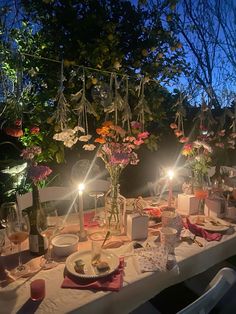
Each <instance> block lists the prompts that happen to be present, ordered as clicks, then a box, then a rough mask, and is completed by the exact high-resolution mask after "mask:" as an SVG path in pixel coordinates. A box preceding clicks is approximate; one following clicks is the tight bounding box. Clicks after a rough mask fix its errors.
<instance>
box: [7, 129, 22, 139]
mask: <svg viewBox="0 0 236 314" xmlns="http://www.w3.org/2000/svg"><path fill="white" fill-rule="evenodd" d="M5 132H6V134H7V135H10V136H13V137H21V136H23V135H24V133H23V131H22V129H21V128H16V127H15V128H11V127H8V128H6V129H5Z"/></svg>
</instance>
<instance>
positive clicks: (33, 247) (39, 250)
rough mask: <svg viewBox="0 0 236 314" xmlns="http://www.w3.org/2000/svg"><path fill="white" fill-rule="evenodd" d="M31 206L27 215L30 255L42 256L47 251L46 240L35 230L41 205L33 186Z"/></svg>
mask: <svg viewBox="0 0 236 314" xmlns="http://www.w3.org/2000/svg"><path fill="white" fill-rule="evenodd" d="M32 197H33V204H32V207H31V210H30V213H29V220H30V234H29V250H30V253H31V254H32V255H43V254H45V252H46V250H47V240H46V238H44V237H42V236H41V234H40V233H39V232H38V229H37V213H38V211H41V210H42V208H41V203H40V199H39V190H38V187H37V186H36V185H35V184H33V191H32Z"/></svg>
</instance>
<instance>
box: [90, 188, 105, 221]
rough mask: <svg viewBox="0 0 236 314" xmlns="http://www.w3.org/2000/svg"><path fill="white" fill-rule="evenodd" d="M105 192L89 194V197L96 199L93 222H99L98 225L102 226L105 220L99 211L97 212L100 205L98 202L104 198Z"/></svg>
mask: <svg viewBox="0 0 236 314" xmlns="http://www.w3.org/2000/svg"><path fill="white" fill-rule="evenodd" d="M104 194H105V193H104V192H101V191H91V192H89V196H90V197H93V198H94V216H93V218H92V222H98V224H99V225H100V226H101V225H103V220H102V218H101V217H100V215H99V213H98V210H97V205H98V200H99V199H100V198H101V197H103V196H104Z"/></svg>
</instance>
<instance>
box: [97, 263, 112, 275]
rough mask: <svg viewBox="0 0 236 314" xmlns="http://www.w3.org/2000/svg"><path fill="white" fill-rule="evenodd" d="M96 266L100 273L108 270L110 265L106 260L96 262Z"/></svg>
mask: <svg viewBox="0 0 236 314" xmlns="http://www.w3.org/2000/svg"><path fill="white" fill-rule="evenodd" d="M96 268H97V270H98V271H99V272H100V273H102V272H105V271H108V270H109V269H110V266H109V264H108V263H107V262H105V261H100V262H98V263H97V265H96Z"/></svg>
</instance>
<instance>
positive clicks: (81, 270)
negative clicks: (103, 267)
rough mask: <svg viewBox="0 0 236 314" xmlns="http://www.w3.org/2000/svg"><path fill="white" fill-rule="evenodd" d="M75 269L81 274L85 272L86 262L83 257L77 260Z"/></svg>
mask: <svg viewBox="0 0 236 314" xmlns="http://www.w3.org/2000/svg"><path fill="white" fill-rule="evenodd" d="M75 271H76V272H77V273H79V274H85V263H84V261H83V260H82V259H78V260H77V261H75Z"/></svg>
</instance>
